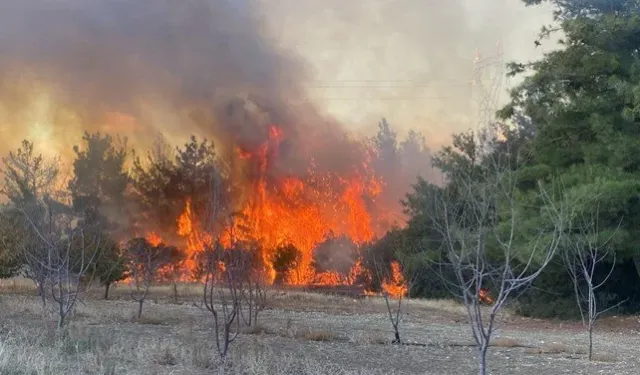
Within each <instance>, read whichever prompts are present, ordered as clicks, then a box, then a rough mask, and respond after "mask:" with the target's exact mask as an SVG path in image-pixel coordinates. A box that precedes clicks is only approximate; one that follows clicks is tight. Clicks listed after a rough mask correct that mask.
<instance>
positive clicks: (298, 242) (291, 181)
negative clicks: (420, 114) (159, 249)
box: [148, 125, 406, 295]
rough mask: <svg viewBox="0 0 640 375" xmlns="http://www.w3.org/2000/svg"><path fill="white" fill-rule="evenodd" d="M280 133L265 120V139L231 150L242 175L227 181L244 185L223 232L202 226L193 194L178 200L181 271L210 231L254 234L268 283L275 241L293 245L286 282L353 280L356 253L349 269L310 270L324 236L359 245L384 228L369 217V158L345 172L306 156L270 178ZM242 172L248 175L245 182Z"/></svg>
mask: <svg viewBox="0 0 640 375" xmlns="http://www.w3.org/2000/svg"><path fill="white" fill-rule="evenodd" d="M285 140H286V134H285V133H284V131H283V129H282V128H280V127H278V126H276V125H271V126H269V128H268V132H267V139H266V140H265V142H264V143H262V144H261V145H260V146H258V147H256V148H255V149H254V150H246V149H243V148H241V147H235V151H236V152H235V156H236V157H237V158H238V161H239V163H241V164H243V170H242V173H243V177H244V179H238V180H239V181H232V182H233V183H236V184H239V185H241V186H238V187H239V188H240V190H242V191H243V192H244V195H243V197H244V200H243V201H242V202H239V203H238V204H240V207H236V208H237V210H236V211H237V212H240V213H241V214H240V215H237V216H235V217H234V219H233V221H232V222H231V224H230V225H229V228H225V231H224V232H223V233H218V234H212V233H206V232H205V231H203V230H202V228H201V224H199V221H198V220H199V218H198V217H196V214H195V212H194V211H193V207H192V200H191V199H187V200H186V201H185V207H184V211H183V212H182V214H181V215H180V217H179V218H178V219H177V234H178V235H179V236H180V237H182V238H184V239H185V240H186V244H185V247H186V253H187V259H186V261H185V265H184V267H185V268H186V269H187V270H188V271H192V270H194V269H195V268H196V263H195V260H194V259H195V257H196V255H197V254H199V253H200V252H201V251H202V250H203V249H204V248H205V247H206V245H207V244H211V243H212V241H213V239H214V237H215V238H217V239H219V240H220V241H221V243H222V244H223V245H224V246H231V245H233V244H234V243H235V242H236V241H257V242H258V243H259V244H260V249H261V250H260V251H261V252H262V253H261V254H260V255H261V258H262V260H263V265H264V268H265V269H266V272H267V274H268V279H269V281H271V282H272V281H273V280H274V279H275V276H276V275H275V270H274V268H273V264H272V263H273V260H274V257H275V252H276V250H277V249H278V248H279V247H280V246H282V245H292V246H294V247H295V248H296V249H297V250H298V251H299V252H300V259H299V261H298V262H297V263H296V265H295V267H294V268H293V269H290V270H288V271H287V274H286V275H283V276H284V280H285V282H286V283H287V284H291V285H306V284H312V283H316V284H326V285H336V284H349V285H352V284H354V283H356V282H357V281H358V278H359V277H362V276H363V274H364V268H363V266H362V261H361V259H358V260H357V262H356V263H355V264H354V265H353V267H352V270H351V271H350V272H349V274H348V275H342V274H340V273H338V272H333V271H330V272H323V273H320V274H316V271H315V269H314V267H313V252H314V249H315V248H316V247H317V246H318V244H320V243H322V242H323V241H325V240H326V239H327V238H328V237H329V236H331V235H334V236H343V235H345V236H347V237H349V238H350V239H351V240H352V241H353V242H354V243H355V244H357V245H359V244H363V243H366V242H368V241H371V240H373V239H374V238H375V237H376V236H377V235H379V234H381V233H383V231H384V230H386V229H387V228H384V227H381V225H379V223H377V222H376V221H375V220H374V218H373V217H372V215H371V212H370V207H369V206H370V204H371V202H372V200H374V199H375V198H376V197H377V196H378V195H379V194H380V193H381V192H382V190H383V186H384V183H383V181H382V180H381V179H380V178H377V177H376V176H374V175H373V172H372V169H371V166H370V161H369V160H368V159H367V160H365V162H364V163H363V164H362V166H360V167H359V168H360V170H357V171H355V170H354V172H353V173H352V174H351V175H349V176H339V175H337V174H335V173H332V172H322V173H320V172H319V171H318V170H317V169H316V166H315V164H314V162H313V159H311V161H310V165H309V167H308V170H307V173H306V175H305V176H297V175H296V176H294V175H290V176H286V177H280V178H279V179H277V180H276V179H275V178H274V177H273V176H272V175H270V174H269V171H270V169H271V163H272V162H273V159H274V157H276V156H277V154H278V152H279V146H280V144H281V143H282V142H283V141H285ZM247 172H249V173H248V174H247ZM247 175H248V176H247ZM232 177H233V176H232ZM247 178H248V180H249V181H248V183H245V182H246V180H247ZM148 238H152V239H153V241H150V242H152V243H155V242H157V243H159V242H158V241H160V240H161V239H160V237H159V236H158V235H156V234H155V233H150V234H149V235H148ZM396 273H397V275H396ZM401 276H402V274H401V272H400V271H399V268H398V269H397V271H394V279H393V280H391V282H392V284H393V285H397V286H396V287H395V288H396V289H393V293H390V294H393V295H397V294H402V293H406V291H405V292H403V289H402V286H401V285H402V284H403V280H401V279H396V278H397V277H401ZM365 279H366V277H365ZM390 285H391V284H390ZM390 288H391V286H390ZM398 288H400V289H398Z"/></svg>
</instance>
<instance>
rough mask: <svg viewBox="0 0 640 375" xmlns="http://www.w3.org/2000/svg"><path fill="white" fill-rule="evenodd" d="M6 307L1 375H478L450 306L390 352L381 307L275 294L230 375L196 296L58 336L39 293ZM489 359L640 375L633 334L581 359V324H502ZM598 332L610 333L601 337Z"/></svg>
mask: <svg viewBox="0 0 640 375" xmlns="http://www.w3.org/2000/svg"><path fill="white" fill-rule="evenodd" d="M2 285H3V286H2V291H3V293H2V295H1V297H0V304H1V308H0V314H2V323H1V326H0V332H1V333H0V374H3V375H4V374H7V375H18V374H20V375H45V374H46V375H54V374H55V375H67V374H69V375H70V374H74V375H75V374H97V375H111V374H113V375H115V374H145V375H147V374H211V373H225V374H255V375H259V374H302V375H304V374H415V373H421V374H434V375H435V374H449V373H460V374H472V373H475V372H476V371H477V370H476V362H475V360H474V355H475V348H474V347H473V343H472V339H471V336H470V334H469V332H468V325H467V322H466V319H465V318H464V309H463V308H462V307H461V306H460V305H457V304H456V303H454V302H452V301H422V300H421V301H415V300H410V301H409V306H408V307H409V310H408V315H407V316H406V317H405V321H404V323H403V335H404V337H405V338H406V340H405V341H406V342H407V343H408V344H407V345H401V346H398V345H391V341H392V340H393V330H392V328H391V326H390V325H389V322H388V319H387V316H386V315H385V314H386V311H385V306H384V301H383V300H382V299H379V298H363V299H353V298H349V297H338V296H328V295H321V294H312V293H305V292H301V291H292V290H290V291H277V292H272V294H271V297H270V308H269V309H267V310H266V311H264V312H263V318H262V319H261V322H260V324H258V325H254V326H252V327H248V328H244V329H242V331H241V332H240V335H239V336H238V340H237V341H236V342H234V343H233V347H232V348H231V351H230V358H229V359H228V363H227V365H226V367H227V369H226V370H225V369H224V368H223V367H221V366H220V365H219V364H218V362H216V359H217V357H216V356H215V343H214V341H213V337H212V332H211V327H210V320H209V319H207V318H208V316H207V314H206V312H204V311H202V310H201V309H199V308H197V307H195V306H194V305H193V303H194V302H195V301H196V300H197V299H198V298H199V296H200V292H201V290H200V289H199V288H197V287H196V286H191V285H181V286H180V287H179V294H180V296H181V298H180V300H179V301H178V303H174V302H173V298H172V293H173V291H172V290H171V288H170V287H155V288H153V289H152V290H151V291H150V295H149V304H148V307H147V309H146V311H145V314H144V315H143V316H142V317H141V318H136V317H135V316H136V311H137V310H136V309H137V305H136V303H135V301H133V300H131V298H130V296H129V291H128V288H127V287H126V286H120V287H116V288H114V290H113V298H114V299H113V300H110V301H104V300H100V298H99V297H100V294H101V293H100V290H96V291H95V292H92V293H91V296H90V297H89V298H87V299H86V300H84V301H83V303H80V304H79V305H78V307H77V309H76V312H75V314H74V315H73V316H72V317H71V318H70V324H69V326H68V327H67V329H66V330H65V331H64V334H61V333H60V332H59V331H57V330H56V322H55V316H53V315H51V316H45V318H46V319H44V321H43V319H42V318H43V310H42V306H41V303H40V300H39V299H38V297H37V296H36V295H35V293H34V289H33V287H32V286H31V285H30V284H28V283H23V282H20V281H4V282H3V284H2ZM501 326H502V327H501V331H500V332H499V333H498V337H497V338H496V339H495V341H494V342H493V345H492V348H491V349H490V351H489V353H490V354H489V356H490V361H489V363H490V370H491V373H493V374H516V373H517V374H525V375H526V374H541V373H544V374H562V373H571V374H591V373H593V374H600V373H615V374H636V373H638V367H639V365H640V361H638V360H637V359H636V358H635V355H634V353H635V342H634V341H635V338H634V337H633V336H634V333H635V332H634V331H632V330H630V329H628V328H629V327H626V329H625V331H624V332H622V330H621V329H618V328H616V329H613V330H609V331H610V332H608V333H600V334H598V335H597V337H596V339H597V340H598V341H599V342H600V347H601V348H606V349H607V350H606V351H603V352H598V353H595V354H594V361H593V362H589V361H587V360H586V346H585V340H584V337H582V336H581V335H583V333H582V332H581V331H580V330H579V329H578V328H577V326H575V325H567V324H565V325H564V326H563V327H560V326H559V325H558V324H554V323H552V322H544V321H535V320H528V319H523V318H519V317H515V316H507V317H506V318H505V320H504V321H503V322H501ZM602 331H603V332H605V331H606V329H602Z"/></svg>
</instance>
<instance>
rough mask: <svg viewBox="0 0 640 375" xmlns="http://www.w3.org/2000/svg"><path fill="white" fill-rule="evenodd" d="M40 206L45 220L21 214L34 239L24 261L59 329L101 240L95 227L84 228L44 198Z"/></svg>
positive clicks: (73, 306) (77, 219) (84, 226)
mask: <svg viewBox="0 0 640 375" xmlns="http://www.w3.org/2000/svg"><path fill="white" fill-rule="evenodd" d="M43 207H44V209H45V211H44V216H45V217H46V218H47V219H46V220H42V217H40V218H39V219H36V218H34V216H32V215H31V213H30V212H27V211H26V210H25V211H23V212H24V214H25V219H26V222H27V223H28V225H29V229H30V232H31V235H32V236H33V237H34V238H35V239H36V241H32V242H30V244H31V245H30V246H29V248H28V249H27V250H26V259H27V261H28V264H29V269H30V271H31V272H33V273H34V275H35V276H34V277H35V278H36V279H37V280H38V281H39V282H40V284H39V287H40V288H42V293H43V298H46V296H47V295H49V296H50V297H51V300H52V301H53V302H54V306H55V307H56V313H57V315H58V328H59V329H60V328H62V327H64V326H65V324H66V323H67V317H68V316H69V314H71V313H72V312H73V310H74V308H75V305H76V302H77V301H78V300H79V298H80V296H81V294H82V293H83V292H84V286H85V285H86V280H84V279H85V278H86V277H89V276H91V275H90V271H91V270H92V269H93V268H94V262H95V261H96V260H97V258H98V255H99V249H100V241H101V239H100V236H99V235H96V233H100V232H99V231H97V230H96V228H88V227H87V226H86V224H85V223H83V222H82V220H80V218H78V217H75V216H74V215H73V214H71V213H70V210H69V209H68V208H66V206H64V205H63V204H61V203H59V202H56V201H54V200H52V199H49V198H47V197H45V199H44V202H43ZM41 213H42V212H40V214H41Z"/></svg>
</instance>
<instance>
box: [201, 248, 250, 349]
mask: <svg viewBox="0 0 640 375" xmlns="http://www.w3.org/2000/svg"><path fill="white" fill-rule="evenodd" d="M206 253H207V256H206V265H205V267H204V269H205V278H204V290H203V292H204V293H203V303H204V307H205V308H206V310H207V311H209V312H210V313H211V315H212V316H213V325H214V333H213V334H214V336H215V342H216V348H217V351H218V354H219V356H220V358H221V359H222V360H223V361H224V360H225V359H226V357H227V354H228V353H229V347H230V345H231V343H232V342H233V341H234V340H235V339H236V338H237V336H238V333H239V331H240V309H241V303H242V285H243V276H242V274H243V273H244V272H246V270H245V269H243V267H244V266H245V265H244V263H245V262H244V261H243V259H242V258H243V257H242V255H241V254H239V252H238V251H237V250H235V249H224V248H223V247H222V245H221V244H220V243H219V242H216V243H215V244H213V245H212V246H211V247H210V248H208V249H207V250H206Z"/></svg>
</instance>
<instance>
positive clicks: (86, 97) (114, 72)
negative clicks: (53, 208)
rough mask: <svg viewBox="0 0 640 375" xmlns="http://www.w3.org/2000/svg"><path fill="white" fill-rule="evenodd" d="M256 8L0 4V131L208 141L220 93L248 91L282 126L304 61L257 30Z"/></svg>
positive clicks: (71, 1)
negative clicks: (160, 135) (90, 132)
mask: <svg viewBox="0 0 640 375" xmlns="http://www.w3.org/2000/svg"><path fill="white" fill-rule="evenodd" d="M254 10H255V6H254V4H252V3H251V2H250V1H247V0H233V1H231V0H229V1H225V0H210V1H207V0H185V1H171V0H137V1H125V0H103V1H85V0H57V1H50V0H33V1H22V0H6V1H2V2H1V3H0V35H1V36H2V37H0V103H1V106H2V110H1V112H0V114H1V116H0V123H1V124H2V125H3V126H4V127H5V129H12V130H13V131H12V132H6V131H4V132H3V134H9V133H11V134H13V135H15V136H16V137H24V136H29V135H32V136H34V135H35V136H36V138H37V137H38V136H40V137H41V138H44V139H43V140H44V141H48V142H54V143H55V142H56V141H61V140H64V139H67V140H68V139H69V137H72V138H73V139H77V138H78V137H79V136H81V131H80V130H105V131H110V130H114V131H121V132H124V133H127V134H128V135H129V136H133V137H134V138H138V139H139V140H141V139H144V138H147V139H148V138H149V131H150V130H157V131H162V132H163V133H164V134H165V135H166V136H167V137H168V138H175V137H178V138H184V136H188V135H189V134H190V133H198V134H199V135H205V136H211V135H212V134H213V133H214V132H215V129H212V127H213V126H215V125H216V124H215V123H214V121H213V119H214V118H216V117H220V116H223V115H225V113H226V112H229V108H228V107H226V106H227V104H228V102H229V100H230V98H231V97H233V96H235V95H238V94H240V95H242V94H247V93H251V94H252V95H255V96H256V97H259V98H260V100H261V103H262V105H265V106H267V107H270V108H275V109H276V110H272V111H270V112H269V114H270V116H272V117H274V118H272V119H270V120H272V121H278V122H281V123H290V122H292V121H290V120H291V118H292V116H293V111H294V110H295V108H293V107H292V106H290V105H288V103H285V98H288V97H301V96H302V95H303V94H302V92H301V88H300V86H299V84H300V83H301V82H304V81H305V80H306V72H305V71H304V64H302V63H301V62H300V61H299V60H298V59H296V58H295V56H294V55H293V54H289V53H287V54H284V53H282V52H281V51H279V50H278V48H277V47H276V46H274V45H273V43H271V42H269V41H268V40H266V39H265V38H264V37H263V36H261V35H264V34H265V32H264V30H263V26H262V24H261V22H260V21H259V20H258V19H257V17H256V16H255V14H254ZM225 111H226V112H225ZM226 115H230V113H227V114H226ZM226 115H225V116H226ZM231 124H233V123H231ZM108 125H109V126H110V127H109V126H108ZM25 127H26V128H25ZM25 130H26V134H24V133H25ZM233 130H234V132H235V133H238V134H237V137H239V138H242V139H244V140H246V142H252V139H253V138H255V137H260V134H256V129H253V128H250V129H247V128H246V126H245V127H244V128H242V127H235V128H233ZM10 138H11V137H9V139H7V138H4V139H3V142H5V143H7V145H6V146H9V143H11V145H15V141H16V140H15V139H10ZM54 148H55V145H54Z"/></svg>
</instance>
